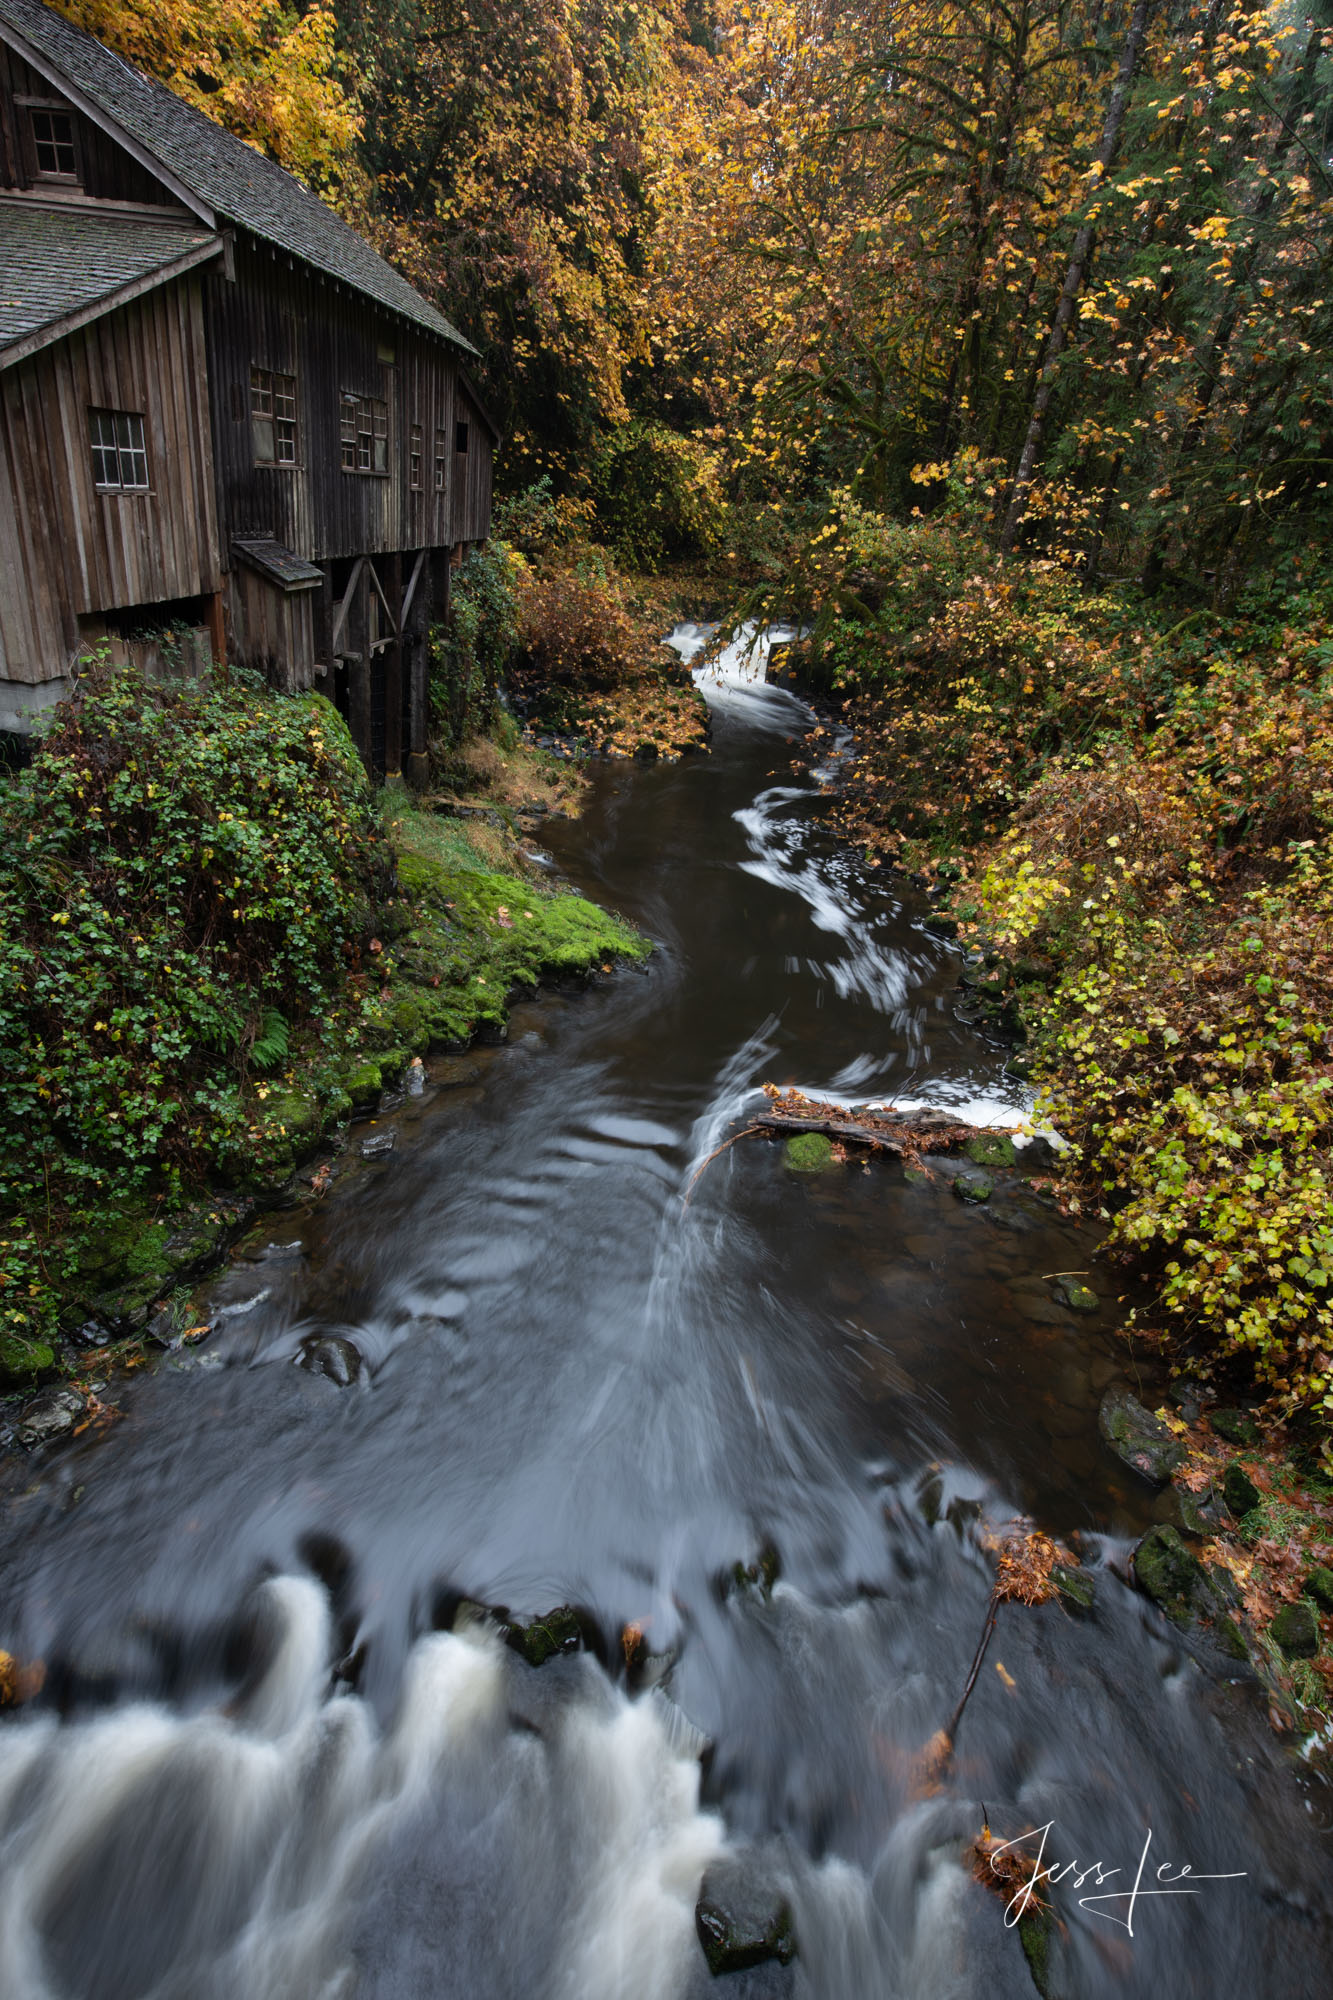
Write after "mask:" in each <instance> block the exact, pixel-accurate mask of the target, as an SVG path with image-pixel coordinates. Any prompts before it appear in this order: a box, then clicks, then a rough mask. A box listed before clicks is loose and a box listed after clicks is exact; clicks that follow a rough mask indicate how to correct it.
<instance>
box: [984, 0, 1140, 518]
mask: <svg viewBox="0 0 1333 2000" xmlns="http://www.w3.org/2000/svg"><path fill="white" fill-rule="evenodd" d="M1152 7H1153V0H1136V5H1135V8H1134V12H1133V14H1132V15H1131V16H1130V22H1129V32H1128V34H1127V35H1126V36H1125V45H1124V48H1123V49H1122V50H1121V52H1120V68H1119V70H1118V71H1117V73H1116V80H1115V87H1114V89H1113V90H1112V92H1111V101H1110V103H1109V104H1108V105H1107V107H1106V120H1105V123H1104V124H1103V126H1102V138H1101V144H1100V145H1099V146H1098V148H1097V165H1098V167H1099V168H1100V172H1099V174H1098V176H1097V183H1096V184H1097V186H1098V187H1099V188H1100V187H1101V186H1102V185H1103V183H1104V182H1105V180H1106V177H1107V175H1108V174H1109V173H1110V171H1111V166H1112V163H1113V161H1114V159H1115V155H1116V148H1117V147H1118V146H1119V144H1120V133H1121V128H1122V127H1123V125H1124V122H1125V112H1126V109H1127V108H1128V105H1129V98H1130V92H1131V91H1132V89H1133V87H1134V74H1135V71H1136V70H1137V69H1138V66H1139V57H1140V55H1141V54H1142V52H1143V41H1144V36H1145V35H1146V33H1147V29H1148V17H1149V15H1150V14H1151V12H1152ZM1094 233H1095V230H1094V225H1093V224H1092V223H1091V222H1085V223H1084V225H1083V227H1082V228H1081V229H1080V230H1079V232H1078V235H1077V236H1076V237H1075V238H1074V248H1073V251H1072V253H1071V255H1070V259H1069V269H1068V270H1067V271H1066V272H1065V281H1064V285H1063V287H1062V288H1061V291H1060V302H1059V304H1058V305H1057V306H1056V309H1055V320H1054V323H1053V324H1052V327H1051V332H1050V338H1049V339H1048V340H1047V342H1046V353H1045V356H1044V358H1043V361H1042V367H1041V375H1040V377H1039V379H1038V382H1037V393H1036V395H1035V396H1034V397H1033V400H1032V416H1031V419H1030V420H1029V423H1028V432H1027V436H1026V438H1025V439H1024V440H1023V455H1022V457H1021V458H1020V459H1019V461H1018V471H1017V472H1016V474H1015V475H1014V488H1013V492H1012V493H1011V494H1010V496H1009V511H1008V513H1007V514H1006V515H1005V517H1004V529H1003V532H1002V533H1001V536H1000V547H1001V548H1002V549H1003V550H1004V551H1005V552H1006V554H1007V553H1008V552H1009V551H1011V550H1012V549H1013V546H1014V543H1015V542H1016V541H1017V540H1018V531H1019V529H1020V528H1021V527H1022V525H1023V516H1024V514H1025V513H1026V511H1027V503H1028V495H1029V493H1030V492H1031V490H1032V480H1033V475H1034V473H1035V472H1036V469H1037V461H1038V459H1039V458H1040V456H1041V446H1042V439H1043V437H1044V435H1045V431H1046V412H1047V410H1048V409H1049V407H1050V401H1051V397H1052V395H1053V393H1054V391H1055V378H1056V375H1057V373H1058V372H1059V367H1060V356H1061V355H1062V354H1063V353H1064V351H1065V344H1066V342H1067V341H1068V339H1069V328H1070V326H1071V324H1072V322H1073V318H1074V307H1075V305H1076V304H1077V302H1078V295H1079V293H1080V292H1081V291H1082V289H1083V280H1084V277H1085V276H1086V274H1087V269H1088V264H1089V262H1090V261H1091V258H1092V239H1093V235H1094Z"/></svg>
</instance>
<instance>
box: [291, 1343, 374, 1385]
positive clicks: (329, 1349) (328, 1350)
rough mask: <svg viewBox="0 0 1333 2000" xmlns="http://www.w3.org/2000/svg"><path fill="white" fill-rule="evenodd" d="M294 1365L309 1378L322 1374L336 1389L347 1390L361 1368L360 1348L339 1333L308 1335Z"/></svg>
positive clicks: (355, 1379) (357, 1377)
mask: <svg viewBox="0 0 1333 2000" xmlns="http://www.w3.org/2000/svg"><path fill="white" fill-rule="evenodd" d="M296 1363H297V1366H298V1367H299V1368H305V1369H308V1370H309V1372H310V1373H311V1374H312V1375H323V1376H324V1377H325V1378H326V1380H328V1381H330V1382H332V1383H334V1384H335V1385H336V1386H337V1387H338V1388H339V1389H350V1388H351V1386H352V1384H353V1382H355V1381H357V1380H358V1379H359V1377H360V1374H361V1369H362V1366H363V1363H362V1360H361V1350H360V1348H359V1347H357V1345H356V1343H355V1342H354V1341H351V1340H348V1339H347V1338H346V1337H345V1335H343V1334H340V1333H312V1334H308V1335H307V1336H306V1338H305V1339H304V1340H303V1341H302V1342H301V1350H300V1353H299V1354H298V1355H297V1357H296Z"/></svg>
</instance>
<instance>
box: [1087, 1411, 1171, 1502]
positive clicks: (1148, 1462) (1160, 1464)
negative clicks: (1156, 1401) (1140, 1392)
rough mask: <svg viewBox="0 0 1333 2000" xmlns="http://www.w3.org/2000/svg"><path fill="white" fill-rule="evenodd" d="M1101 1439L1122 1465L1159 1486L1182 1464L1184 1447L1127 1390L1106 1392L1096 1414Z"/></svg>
mask: <svg viewBox="0 0 1333 2000" xmlns="http://www.w3.org/2000/svg"><path fill="white" fill-rule="evenodd" d="M1097 1426H1098V1429H1099V1430H1100V1431H1101V1434H1102V1436H1103V1437H1104V1438H1105V1439H1106V1442H1107V1443H1108V1444H1109V1445H1110V1447H1111V1449H1112V1451H1114V1452H1115V1453H1116V1454H1117V1455H1118V1456H1119V1457H1120V1458H1122V1459H1123V1460H1124V1462H1125V1464H1126V1465H1128V1466H1130V1467H1131V1468H1132V1469H1133V1470H1134V1471H1135V1472H1138V1473H1141V1474H1142V1475H1143V1477H1144V1478H1145V1479H1151V1480H1152V1481H1153V1482H1154V1484H1156V1485H1159V1486H1160V1485H1161V1484H1162V1483H1163V1481H1165V1480H1167V1479H1169V1478H1170V1477H1171V1474H1172V1473H1173V1472H1175V1471H1177V1470H1178V1469H1179V1467H1180V1466H1182V1465H1183V1464H1184V1462H1185V1447H1184V1445H1183V1444H1181V1443H1180V1442H1179V1441H1178V1440H1177V1439H1176V1438H1174V1437H1173V1436H1172V1434H1171V1432H1170V1431H1169V1430H1168V1429H1167V1427H1166V1425H1165V1424H1164V1423H1163V1422H1162V1419H1161V1418H1160V1417H1155V1416H1154V1415H1153V1413H1152V1411H1151V1410H1145V1409H1144V1407H1143V1405H1142V1403H1140V1402H1139V1400H1138V1398H1137V1397H1135V1396H1132V1395H1131V1394H1130V1392H1129V1390H1128V1389H1108V1391H1107V1393H1106V1394H1105V1396H1103V1398H1102V1406H1101V1408H1100V1410H1099V1411H1098V1412H1097Z"/></svg>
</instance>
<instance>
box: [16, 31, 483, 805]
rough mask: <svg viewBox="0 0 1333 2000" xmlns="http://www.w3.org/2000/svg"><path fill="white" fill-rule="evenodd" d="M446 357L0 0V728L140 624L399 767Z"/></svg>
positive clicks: (153, 101) (66, 36) (474, 465)
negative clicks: (311, 703)
mask: <svg viewBox="0 0 1333 2000" xmlns="http://www.w3.org/2000/svg"><path fill="white" fill-rule="evenodd" d="M472 353H473V350H472V349H471V348H470V347H469V345H468V343H467V342H466V341H465V340H464V339H463V337H462V335H461V334H459V333H458V332H457V331H456V330H455V328H454V327H452V326H451V325H450V324H449V322H448V320H447V319H445V318H444V317H443V315H442V314H440V313H439V312H438V311H437V310H436V309H435V307H434V306H432V305H431V304H430V303H429V302H428V301H427V300H426V299H424V298H423V297H422V296H421V295H420V293H418V292H417V291H415V290H414V289H413V287H412V286H411V285H409V284H408V283H407V281H406V279H405V278H403V277H402V276H401V275H400V274H399V273H398V272H397V271H395V270H394V269H393V267H392V266H391V265H389V264H387V263H386V262H385V261H384V259H383V258H382V257H380V256H379V255H378V254H377V253H376V252H375V251H374V250H372V248H371V247H370V245H369V244H368V243H367V242H366V241H365V240H364V239H363V238H362V237H360V236H358V235H357V233H356V232H355V231H354V230H353V229H350V228H349V227H348V225H347V224H346V223H345V222H343V221H342V220H341V219H340V217H338V216H337V215H335V214H334V212H333V211H332V209H330V208H328V207H327V206H326V205H325V204H324V203H323V202H321V201H320V200H318V198H317V197H316V196H315V195H313V194H311V193H310V191H309V190H308V189H307V188H305V187H303V186H302V185H301V183H300V182H299V181H297V180H294V179H293V178H292V176H291V175H290V174H287V173H286V172H284V170H283V169H282V168H281V167H279V166H277V165H275V164H274V162H273V161H271V160H269V159H267V158H265V157H264V156H263V155H262V154H260V153H257V152H255V151H254V150H253V149H252V148H251V147H249V146H247V145H245V144H244V143H243V142H242V141H240V140H239V139H235V138H233V137H232V136H231V135H230V134H229V133H227V132H224V131H223V130H222V129H221V128H220V127H219V126H217V125H214V124H213V123H212V121H211V120H210V119H208V118H206V117H204V116H203V115H202V113H200V112H197V111H195V110H194V109H193V108H192V107H191V106H189V105H187V104H185V103H183V102H182V101H181V99H179V98H177V97H175V96H173V94H172V93H171V92H170V91H168V90H166V89H164V88H163V87H162V86H161V85H159V84H156V83H152V82H150V81H149V80H148V79H147V78H146V77H144V76H142V75H141V74H140V73H139V71H137V70H135V69H133V68H132V67H131V66H130V65H129V64H127V63H125V62H124V61H122V59H121V58H120V57H119V56H117V55H114V54H113V53H112V52H111V51H110V50H109V49H107V48H104V47H103V46H102V44H101V43H99V42H97V41H95V40H93V39H92V38H91V37H90V36H89V35H86V34H84V33H83V32H82V31H81V30H80V29H78V28H75V27H72V26H71V25H70V24H69V23H68V22H67V21H65V20H64V19H63V18H62V17H61V16H60V15H59V14H56V13H54V12H52V11H51V9H50V8H48V7H45V6H43V5H42V4H41V0H0V730H11V731H13V730H17V731H20V732H22V731H23V730H25V729H27V728H30V727H31V723H32V718H33V716H34V714H35V713H38V712H40V711H41V710H42V709H44V708H47V707H49V706H51V705H52V704H53V703H54V702H55V701H57V700H59V699H60V698H61V697H62V696H64V695H65V694H67V693H68V692H69V690H70V687H71V684H72V676H73V674H74V672H75V671H76V668H77V664H78V661H79V658H80V656H81V654H84V653H86V652H87V651H88V649H89V648H90V647H92V646H95V645H96V644H97V643H98V642H99V641H106V640H110V642H111V644H112V645H113V647H114V648H116V649H117V650H119V651H123V652H127V653H130V654H137V655H138V656H139V657H141V658H147V659H150V660H151V658H152V656H153V649H154V646H155V645H156V644H157V643H158V641H157V635H160V634H162V633H164V632H168V631H170V632H174V633H176V634H185V635H187V636H186V641H185V643H186V647H187V650H188V648H190V647H194V648H196V649H198V650H200V651H202V650H203V649H205V648H207V649H208V650H209V651H211V653H212V655H213V657H214V658H215V659H222V658H224V657H226V658H229V659H231V660H234V661H239V662H242V663H244V664H246V665H248V666H252V667H257V668H260V669H262V670H263V672H264V673H265V674H266V675H267V676H268V678H269V679H270V680H271V681H272V682H273V683H274V685H276V686H278V687H280V688H283V689H286V690H297V689H303V688H309V687H318V688H320V689H322V690H323V691H324V692H326V693H328V694H329V695H330V696H331V697H332V698H333V699H334V700H335V701H336V702H337V704H338V706H339V707H340V708H341V709H342V711H343V713H344V714H345V715H346V716H347V719H348V721H349V723H350V725H351V728H352V733H353V735H354V737H355V738H356V741H357V744H358V746H359V748H360V750H361V753H362V755H363V757H364V758H365V760H366V763H367V765H368V766H369V767H370V769H371V770H372V771H373V772H374V773H375V774H376V775H379V774H388V775H392V774H394V773H397V772H399V771H403V772H404V773H405V774H406V775H408V776H411V777H417V776H420V775H423V774H424V752H425V748H426V725H427V634H428V629H429V626H430V624H431V622H432V621H434V620H438V619H439V618H440V617H442V616H443V614H444V612H445V610H446V608H447V603H448V589H449V570H450V566H451V563H452V562H456V561H457V560H458V559H459V558H460V556H461V554H462V553H463V551H465V550H466V549H467V548H468V547H470V546H472V545H474V544H476V543H477V542H480V541H482V540H484V539H485V536H486V534H487V532H488V530H489V525H490V503H491V455H492V449H493V446H494V444H495V442H496V433H495V430H494V427H493V425H492V424H491V422H490V420H489V418H488V417H487V415H486V413H485V411H484V409H483V408H482V406H481V404H480V402H479V401H478V399H477V396H476V394H475V391H474V390H473V388H472V386H471V384H470V382H469V380H468V376H467V373H466V363H467V361H468V359H469V357H470V356H471V355H472ZM178 643H179V641H178Z"/></svg>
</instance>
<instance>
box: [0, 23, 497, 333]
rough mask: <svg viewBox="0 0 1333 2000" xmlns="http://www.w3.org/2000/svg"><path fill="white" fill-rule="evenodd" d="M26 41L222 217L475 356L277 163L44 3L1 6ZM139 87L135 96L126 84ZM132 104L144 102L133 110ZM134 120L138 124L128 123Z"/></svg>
mask: <svg viewBox="0 0 1333 2000" xmlns="http://www.w3.org/2000/svg"><path fill="white" fill-rule="evenodd" d="M6 24H7V25H8V26H9V28H10V29H11V30H12V32H13V33H14V34H15V35H17V36H18V37H19V38H20V40H21V41H22V42H23V43H25V44H26V45H28V46H29V47H31V48H32V49H33V50H35V51H36V52H37V53H38V54H39V55H40V56H41V57H43V58H44V59H45V61H46V62H48V63H49V64H50V65H51V67H52V68H53V69H55V70H57V71H58V72H59V74H60V75H61V76H62V77H63V78H64V79H65V81H66V83H67V85H68V87H69V88H70V89H71V90H72V91H74V92H75V93H76V94H77V95H79V96H81V97H83V98H84V99H85V100H86V101H87V102H89V103H91V104H93V105H95V106H96V107H97V109H98V111H99V112H100V113H101V115H102V116H103V117H105V118H106V120H107V121H108V123H109V124H110V126H111V127H112V128H113V132H115V133H119V134H120V135H121V137H122V138H123V140H124V141H125V142H126V143H127V144H128V143H130V142H131V141H132V142H133V144H134V145H135V146H137V147H139V148H141V149H142V150H143V151H144V153H146V154H147V156H148V157H149V158H150V159H152V160H155V161H156V162H157V164H158V167H159V170H160V171H161V172H162V173H163V174H164V175H166V176H174V177H175V180H176V182H177V183H178V184H179V185H180V186H182V187H184V188H187V189H188V190H189V192H190V194H191V195H192V196H193V197H194V198H195V199H197V200H199V201H201V202H203V203H206V204H207V205H208V207H209V208H211V209H212V210H214V211H215V212H216V214H217V215H219V216H222V217H226V219H227V220H228V221H230V222H233V223H235V224H237V225H238V226H239V227H241V228H243V229H246V230H248V231H249V232H250V234H251V235H253V236H255V237H258V238H259V239H260V240H261V241H262V242H266V243H270V244H272V245H274V246H275V247H277V248H278V249H281V250H285V251H286V252H287V253H288V254H289V255H291V256H295V257H298V258H300V259H301V261H302V262H303V263H306V264H309V265H311V266H312V267H313V268H314V269H316V270H319V271H322V272H324V273H325V274H326V275H328V276H330V277H332V278H334V279H336V280H338V281H339V282H340V283H342V284H345V285H347V286H349V287H350V288H351V289H352V290H354V291H357V292H360V293H362V294H363V295H364V296H365V297H368V298H372V299H374V300H376V301H377V303H378V304H379V305H380V306H382V307H383V308H384V309H385V310H386V311H389V312H391V313H394V314H395V315H397V316H398V317H399V318H401V319H407V320H410V321H412V322H413V323H414V324H416V325H417V326H420V327H423V328H425V329H426V330H427V331H429V332H431V333H434V334H436V335H437V336H438V337H440V338H442V339H445V340H448V341H450V342H451V343H452V344H454V345H455V346H457V347H460V348H462V349H463V350H464V351H465V352H466V353H468V354H474V355H475V354H476V349H475V348H474V347H473V346H472V344H471V342H470V341H468V340H467V339H465V337H464V336H463V335H462V334H461V333H460V332H459V331H458V329H457V327H455V326H453V325H452V324H451V323H450V321H449V320H448V319H446V318H445V316H444V314H443V313H442V312H440V310H439V309H438V307H436V306H434V305H432V304H431V302H430V300H429V299H427V298H425V297H424V296H423V295H422V293H420V292H419V291H418V290H417V289H416V287H415V286H414V285H413V284H412V283H411V281H410V280H409V279H407V278H405V277H404V276H403V274H402V272H401V271H399V270H398V269H397V268H396V267H395V266H394V265H393V264H391V263H390V262H389V261H388V259H387V258H386V257H384V256H382V255H381V254H380V252H379V251H378V250H376V249H375V247H374V245H373V244H371V243H370V242H368V241H367V239H366V238H365V237H364V236H362V235H361V233H360V231H359V230H356V229H354V228H353V227H352V225H351V223H350V222H348V221H347V220H346V219H345V218H344V217H343V216H341V215H340V214H339V213H338V211H337V209H335V208H334V207H333V206H332V205H331V204H330V203H329V202H326V201H325V200H323V198H322V197H321V196H320V195H318V194H316V193H315V191H314V189H313V188H310V187H307V186H306V184H305V182H304V181H302V180H301V179H300V178H299V177H298V176H297V175H296V174H293V173H292V172H291V171H290V170H289V169H288V168H286V167H284V166H283V165H282V164H281V162H280V161H278V160H275V159H273V158H272V157H271V156H270V155H269V154H268V153H265V152H263V151H261V149H260V148H259V147H257V146H252V145H250V144H249V142H248V141H246V140H244V139H242V138H240V137H239V136H238V135H237V134H236V133H234V132H229V131H228V130H227V128H226V127H225V126H224V125H219V124H218V123H217V121H216V120H215V119H212V118H210V117H209V116H208V114H207V112H204V111H201V110H200V109H199V108H198V107H197V106H196V105H193V104H190V103H188V102H187V101H186V100H185V99H184V98H183V97H179V96H177V94H176V93H175V91H173V90H171V89H170V88H169V86H168V85H166V84H164V83H162V82H160V81H159V80H158V79H157V78H156V77H150V76H147V75H145V74H144V72H143V71H142V70H140V69H137V68H136V67H135V65H134V64H133V63H131V62H129V61H128V60H127V59H126V58H125V57H124V56H121V55H119V54H117V52H116V51H115V50H114V49H110V48H108V47H107V45H106V44H105V43H104V42H99V41H98V40H97V38H96V36H94V35H90V34H89V33H88V32H87V30H86V29H83V28H80V27H77V26H76V25H75V24H74V22H72V21H69V20H67V19H66V18H65V16H64V15H63V14H60V13H57V12H56V11H55V9H54V8H52V7H49V6H47V5H46V4H45V0H0V30H2V29H3V27H4V25H6ZM126 81H128V82H129V83H130V84H131V85H132V91H131V92H130V93H127V92H126V89H125V84H126ZM127 94H132V95H133V96H135V97H137V98H138V99H139V101H138V103H137V104H135V105H133V106H127V105H126V104H125V101H124V100H125V97H126V95H127ZM127 109H132V110H133V112H134V114H135V115H134V118H133V122H132V123H131V122H128V121H127V120H126V118H125V116H124V113H125V111H126V110H127Z"/></svg>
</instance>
